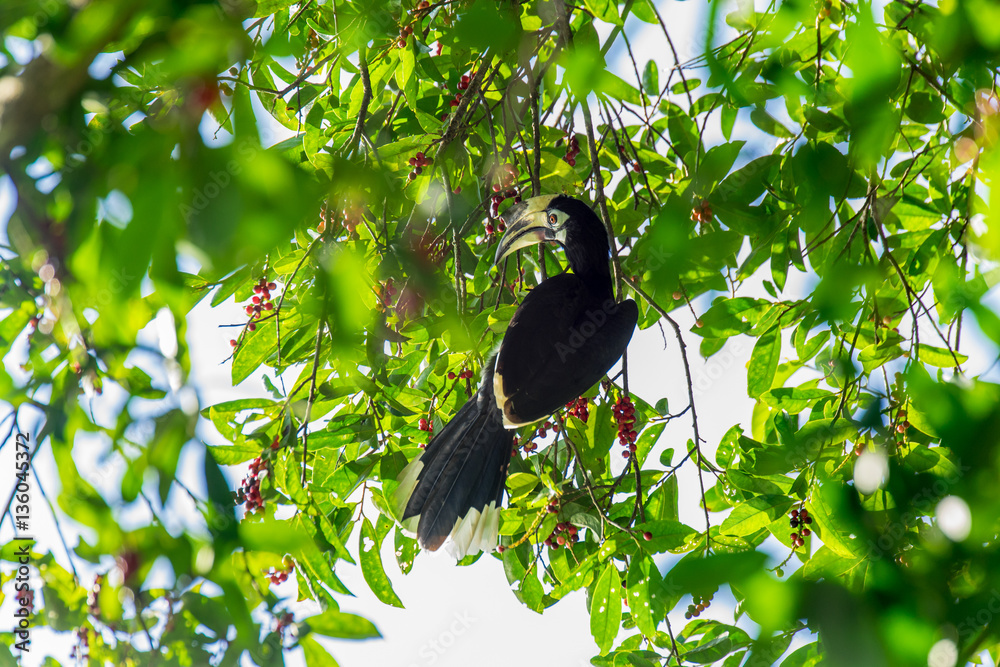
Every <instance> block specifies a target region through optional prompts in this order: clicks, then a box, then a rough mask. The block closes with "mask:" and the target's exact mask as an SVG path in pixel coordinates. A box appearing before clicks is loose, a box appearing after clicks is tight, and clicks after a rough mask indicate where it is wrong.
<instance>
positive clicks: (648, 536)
mask: <svg viewBox="0 0 1000 667" xmlns="http://www.w3.org/2000/svg"><path fill="white" fill-rule="evenodd" d="M642 539H644V540H646V541H647V542H649V541H650V540H651V539H653V534H652V533H651V532H649V531H648V530H647V531H646V532H645V533H643V534H642Z"/></svg>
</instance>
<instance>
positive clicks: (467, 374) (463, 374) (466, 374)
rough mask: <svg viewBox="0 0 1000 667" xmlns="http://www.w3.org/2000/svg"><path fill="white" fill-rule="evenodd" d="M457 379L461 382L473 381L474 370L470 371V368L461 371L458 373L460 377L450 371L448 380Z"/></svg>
mask: <svg viewBox="0 0 1000 667" xmlns="http://www.w3.org/2000/svg"><path fill="white" fill-rule="evenodd" d="M456 378H457V379H459V380H469V379H472V369H470V368H463V369H462V370H460V371H459V372H458V375H455V371H448V379H449V380H454V379H456Z"/></svg>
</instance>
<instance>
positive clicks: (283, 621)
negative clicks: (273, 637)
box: [278, 611, 295, 634]
mask: <svg viewBox="0 0 1000 667" xmlns="http://www.w3.org/2000/svg"><path fill="white" fill-rule="evenodd" d="M294 622H295V615H294V614H292V612H290V611H286V612H285V613H284V614H282V615H281V616H280V617H279V618H278V632H280V633H282V634H284V631H285V628H287V627H288V626H289V625H291V624H292V623H294Z"/></svg>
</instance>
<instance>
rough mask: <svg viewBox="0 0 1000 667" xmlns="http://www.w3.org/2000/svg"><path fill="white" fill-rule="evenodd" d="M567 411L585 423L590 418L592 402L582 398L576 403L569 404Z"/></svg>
mask: <svg viewBox="0 0 1000 667" xmlns="http://www.w3.org/2000/svg"><path fill="white" fill-rule="evenodd" d="M566 410H567V412H569V414H570V415H572V416H573V417H576V418H577V419H579V420H580V421H582V422H585V421H587V420H588V419H589V418H590V401H588V400H587V399H586V398H584V397H583V396H581V397H580V398H578V399H576V400H575V401H570V402H569V403H567V404H566Z"/></svg>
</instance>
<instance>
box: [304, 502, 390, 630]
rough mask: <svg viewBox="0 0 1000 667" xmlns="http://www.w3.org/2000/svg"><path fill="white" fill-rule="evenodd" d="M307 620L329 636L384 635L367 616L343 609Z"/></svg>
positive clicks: (314, 628) (310, 626)
mask: <svg viewBox="0 0 1000 667" xmlns="http://www.w3.org/2000/svg"><path fill="white" fill-rule="evenodd" d="M366 521H367V519H366ZM305 622H306V623H308V624H309V628H310V629H311V630H312V631H313V632H315V633H317V634H321V635H325V636H327V637H336V638H338V639H371V638H373V637H381V636H382V634H381V633H380V632H379V631H378V629H377V628H376V627H375V624H374V623H372V622H371V621H369V620H368V619H367V618H364V617H363V616H357V615H355V614H346V613H344V612H341V611H326V612H323V613H322V614H320V615H319V616H311V617H310V618H307V619H305Z"/></svg>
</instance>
